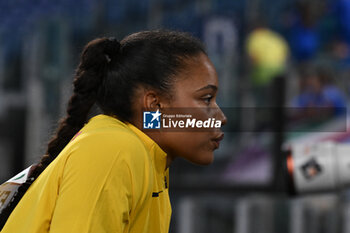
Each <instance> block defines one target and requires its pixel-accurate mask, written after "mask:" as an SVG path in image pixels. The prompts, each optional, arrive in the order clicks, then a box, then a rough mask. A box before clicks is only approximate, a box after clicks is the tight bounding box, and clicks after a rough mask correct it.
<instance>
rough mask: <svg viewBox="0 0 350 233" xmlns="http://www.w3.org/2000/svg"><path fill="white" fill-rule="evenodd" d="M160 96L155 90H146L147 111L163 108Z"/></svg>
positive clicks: (144, 105) (145, 105)
mask: <svg viewBox="0 0 350 233" xmlns="http://www.w3.org/2000/svg"><path fill="white" fill-rule="evenodd" d="M161 105H162V104H161V99H160V96H159V95H158V94H157V93H156V92H155V91H149V90H148V91H146V92H145V93H144V96H143V108H144V109H145V110H146V111H155V110H157V109H161Z"/></svg>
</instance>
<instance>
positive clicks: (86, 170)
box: [1, 115, 171, 233]
mask: <svg viewBox="0 0 350 233" xmlns="http://www.w3.org/2000/svg"><path fill="white" fill-rule="evenodd" d="M168 183H169V170H168V169H166V154H165V152H164V151H163V150H162V149H161V148H160V147H159V146H158V145H157V144H156V143H155V142H154V141H153V140H152V139H151V138H149V137H148V136H147V135H146V134H144V133H143V132H142V131H140V130H139V129H137V128H136V127H135V126H133V125H131V124H125V123H123V122H121V121H119V120H117V119H115V118H113V117H109V116H106V115H98V116H96V117H94V118H92V119H91V120H90V121H89V123H87V124H86V125H85V126H84V127H83V128H82V130H81V131H80V132H79V133H78V134H77V136H76V137H74V138H73V139H72V140H71V142H70V143H69V144H68V145H67V146H66V147H65V148H64V149H63V150H62V152H61V153H60V154H59V155H58V157H57V158H56V159H55V160H54V161H53V162H52V163H51V164H50V165H49V166H48V167H47V168H46V169H45V170H44V172H43V173H42V174H41V175H40V176H39V177H38V178H37V179H36V180H35V181H34V183H33V184H32V185H31V187H30V188H29V189H28V191H27V192H26V194H25V195H24V196H23V198H22V200H21V201H20V202H19V204H18V205H17V207H16V208H15V210H14V211H13V212H12V214H11V215H10V217H9V219H8V221H7V222H6V224H5V226H4V228H3V230H2V231H1V233H42V232H50V233H70V232H72V233H73V232H74V233H88V232H93V233H103V232H105V233H109V232H111V233H119V232H130V233H158V232H159V233H165V232H168V230H169V224H170V217H171V206H170V201H169V194H168Z"/></svg>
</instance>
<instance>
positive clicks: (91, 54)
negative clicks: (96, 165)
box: [31, 38, 120, 179]
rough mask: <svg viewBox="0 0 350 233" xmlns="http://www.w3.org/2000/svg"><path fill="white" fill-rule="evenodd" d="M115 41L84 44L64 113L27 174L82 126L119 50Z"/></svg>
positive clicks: (44, 164)
mask: <svg viewBox="0 0 350 233" xmlns="http://www.w3.org/2000/svg"><path fill="white" fill-rule="evenodd" d="M119 47H120V46H119V42H117V41H116V40H115V39H114V38H109V39H108V38H99V39H95V40H93V41H91V42H90V43H88V44H87V45H86V46H85V48H84V50H83V52H82V55H81V62H80V64H79V66H78V69H77V71H76V75H75V77H74V82H73V87H74V88H73V95H72V96H71V98H70V100H69V102H68V107H67V115H66V117H64V118H63V119H62V120H61V121H60V123H59V126H58V129H57V133H56V134H55V135H54V136H53V137H52V139H51V140H50V142H49V144H48V147H47V151H46V154H45V155H44V156H43V157H42V158H41V160H40V162H39V163H38V165H37V167H36V168H35V169H34V171H33V173H32V175H31V177H33V178H34V179H36V178H37V177H38V176H39V175H40V173H41V172H42V171H43V170H44V169H45V168H46V167H47V166H48V165H49V164H50V163H51V162H52V161H53V160H54V159H55V158H56V157H57V155H58V154H59V153H60V152H61V151H62V150H63V148H64V147H65V146H66V145H67V144H68V142H69V141H70V140H71V139H72V138H73V136H74V135H75V134H76V133H77V132H78V131H79V130H80V129H81V128H82V127H83V126H84V124H85V123H86V120H87V116H88V113H89V111H90V109H91V107H92V106H93V105H94V103H95V102H96V96H97V92H98V89H99V87H100V85H101V83H102V82H103V79H104V78H105V76H106V75H107V72H108V67H109V63H110V62H111V59H112V58H114V57H115V56H116V55H117V53H118V52H119Z"/></svg>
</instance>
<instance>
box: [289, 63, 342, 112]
mask: <svg viewBox="0 0 350 233" xmlns="http://www.w3.org/2000/svg"><path fill="white" fill-rule="evenodd" d="M299 81H300V83H299V84H300V94H299V95H298V96H296V97H295V98H294V100H293V105H294V107H300V108H329V109H330V110H331V114H332V116H340V115H343V114H344V113H345V112H346V109H345V107H346V99H345V96H344V94H343V93H342V91H341V90H340V89H339V88H338V87H337V86H336V85H335V84H334V83H333V79H332V76H331V72H330V70H328V69H326V68H313V67H309V66H308V67H306V68H304V69H303V70H301V72H300V80H299Z"/></svg>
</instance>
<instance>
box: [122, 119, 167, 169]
mask: <svg viewBox="0 0 350 233" xmlns="http://www.w3.org/2000/svg"><path fill="white" fill-rule="evenodd" d="M126 125H127V126H128V127H129V128H130V129H131V130H132V131H133V132H134V133H135V134H136V135H137V136H138V137H139V138H140V139H141V141H142V142H143V144H144V145H145V147H146V148H147V150H148V151H149V152H150V154H151V156H152V160H153V161H154V164H155V166H156V170H157V173H160V174H163V173H164V172H165V171H166V170H168V169H166V163H167V154H166V153H165V152H164V151H163V150H162V148H160V146H159V145H158V144H157V143H156V142H155V141H153V140H152V139H151V138H150V137H149V136H148V135H147V134H145V133H144V132H142V131H141V130H140V129H138V128H137V127H136V126H134V125H133V124H130V123H126Z"/></svg>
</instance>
